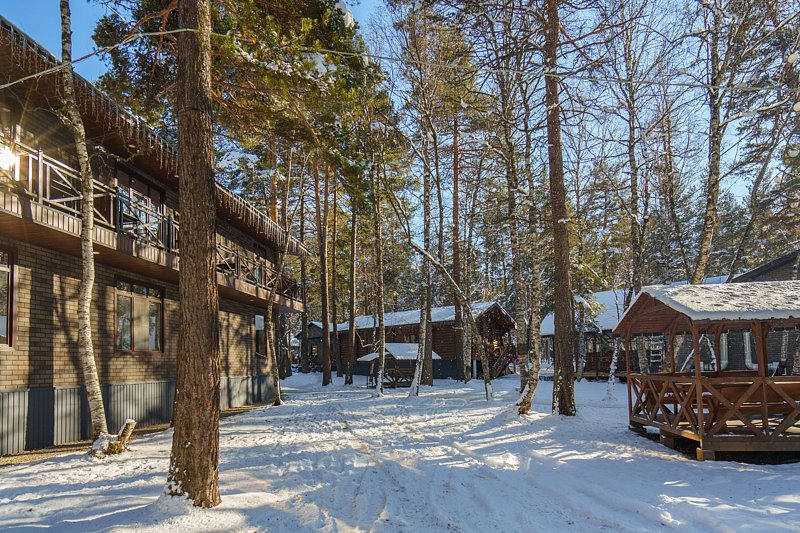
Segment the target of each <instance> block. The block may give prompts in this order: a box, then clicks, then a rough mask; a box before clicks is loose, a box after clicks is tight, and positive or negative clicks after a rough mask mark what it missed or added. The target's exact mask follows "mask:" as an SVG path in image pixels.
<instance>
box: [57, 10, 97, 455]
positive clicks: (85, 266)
mask: <svg viewBox="0 0 800 533" xmlns="http://www.w3.org/2000/svg"><path fill="white" fill-rule="evenodd" d="M60 11H61V61H62V63H63V64H64V65H65V67H66V68H65V70H64V72H63V75H62V77H61V79H62V82H63V83H62V87H61V88H62V91H63V95H64V116H65V120H64V121H65V123H66V125H67V127H68V128H69V130H70V132H71V133H72V137H73V139H74V141H75V152H76V153H77V155H78V169H79V170H80V174H81V267H82V268H81V284H80V291H79V293H78V354H79V356H80V360H81V368H82V370H83V384H84V386H85V387H86V397H87V399H88V402H89V416H90V418H91V420H92V438H93V439H96V438H97V437H99V436H100V435H102V434H106V433H108V426H107V424H106V413H105V409H104V406H103V394H102V392H101V390H100V378H99V377H98V375H97V364H96V363H95V359H94V343H93V342H92V291H93V290H94V277H95V274H94V242H93V240H92V235H93V234H94V183H93V181H94V180H93V174H92V167H91V163H90V162H89V149H88V147H87V146H86V130H85V129H84V127H83V119H82V118H81V112H80V109H79V107H78V100H77V98H76V96H75V85H74V83H75V75H74V73H73V70H72V19H71V13H70V8H69V0H61V4H60Z"/></svg>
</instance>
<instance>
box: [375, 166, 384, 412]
mask: <svg viewBox="0 0 800 533" xmlns="http://www.w3.org/2000/svg"><path fill="white" fill-rule="evenodd" d="M381 155H382V154H381ZM373 172H374V173H375V174H377V173H378V172H379V169H377V168H374V169H373ZM379 182H380V176H378V175H376V176H375V178H374V181H373V196H374V201H375V241H374V246H375V263H376V264H375V268H376V271H377V272H376V273H375V275H376V276H377V278H378V283H377V287H376V288H377V296H378V310H377V311H378V386H377V391H378V395H379V396H380V395H383V375H384V373H385V372H386V321H385V315H384V313H385V310H386V309H385V302H384V281H383V220H382V218H383V215H382V212H381V200H382V199H381V193H380V190H381V187H380V185H379Z"/></svg>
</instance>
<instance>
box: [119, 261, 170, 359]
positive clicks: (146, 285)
mask: <svg viewBox="0 0 800 533" xmlns="http://www.w3.org/2000/svg"><path fill="white" fill-rule="evenodd" d="M119 283H130V284H131V285H138V286H140V287H144V288H146V289H148V290H149V289H153V290H157V291H160V292H161V297H160V298H158V301H159V303H160V304H161V328H160V331H159V336H160V338H161V349H160V350H137V349H135V348H134V347H135V346H136V338H135V336H136V334H135V329H136V328H135V326H134V323H135V322H134V318H133V309H134V306H133V300H134V299H136V298H138V299H141V300H144V301H145V302H154V301H156V298H154V297H150V296H141V295H137V294H134V293H133V291H130V292H126V291H122V290H120V289H118V288H117V285H118V284H119ZM120 293H122V294H125V295H127V296H129V297H130V298H131V347H130V348H119V347H118V346H119V344H118V342H117V341H118V337H117V321H118V320H119V315H118V314H117V312H118V303H119V295H120ZM165 294H166V291H165V290H164V287H161V286H159V285H155V284H152V283H149V282H146V281H138V280H135V279H132V278H126V277H124V276H115V277H114V353H118V354H139V355H142V354H144V355H162V354H164V344H165V342H166V338H165V336H164V331H165V328H164V295H165Z"/></svg>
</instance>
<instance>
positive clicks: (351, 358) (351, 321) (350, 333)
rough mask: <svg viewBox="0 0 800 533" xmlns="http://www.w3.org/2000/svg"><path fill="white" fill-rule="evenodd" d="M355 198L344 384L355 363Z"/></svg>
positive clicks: (352, 202)
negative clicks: (347, 343)
mask: <svg viewBox="0 0 800 533" xmlns="http://www.w3.org/2000/svg"><path fill="white" fill-rule="evenodd" d="M356 204H357V202H356V199H355V196H354V195H352V196H351V197H350V209H351V211H352V213H351V214H350V217H351V218H350V230H351V231H350V309H349V313H348V314H349V318H348V323H347V325H348V330H347V338H348V339H349V341H350V353H349V354H348V356H347V372H346V373H345V379H344V384H345V385H352V384H353V365H355V363H356V354H358V350H357V349H356V250H357V244H358V210H357V209H356Z"/></svg>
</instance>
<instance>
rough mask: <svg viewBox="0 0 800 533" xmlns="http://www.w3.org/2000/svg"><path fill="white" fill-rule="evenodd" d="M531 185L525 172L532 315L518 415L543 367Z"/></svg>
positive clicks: (535, 217) (536, 224)
mask: <svg viewBox="0 0 800 533" xmlns="http://www.w3.org/2000/svg"><path fill="white" fill-rule="evenodd" d="M535 186H536V184H535V183H534V178H533V172H528V190H529V191H530V199H531V202H530V205H529V206H528V234H529V235H530V236H531V240H532V241H533V243H532V246H531V247H530V267H531V290H530V294H531V301H530V307H531V314H530V320H529V321H528V339H529V342H528V359H529V360H530V362H531V366H530V369H529V370H528V380H527V382H526V383H525V385H524V387H523V389H522V394H521V395H520V399H519V401H518V402H517V408H518V412H519V414H521V415H524V414H527V413H529V412H530V410H531V404H532V403H533V396H534V394H536V388H537V387H538V386H539V370H540V368H541V366H542V312H541V303H542V280H541V277H540V274H539V270H540V264H539V247H538V244H539V242H538V238H537V237H538V236H539V230H538V229H539V216H538V213H537V211H536V204H535V203H534V202H533V191H534V190H535Z"/></svg>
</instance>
